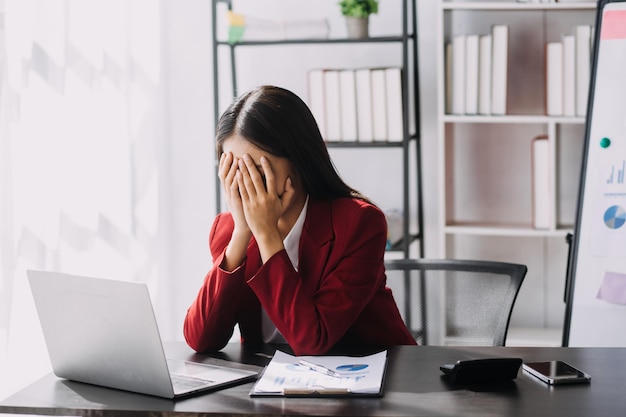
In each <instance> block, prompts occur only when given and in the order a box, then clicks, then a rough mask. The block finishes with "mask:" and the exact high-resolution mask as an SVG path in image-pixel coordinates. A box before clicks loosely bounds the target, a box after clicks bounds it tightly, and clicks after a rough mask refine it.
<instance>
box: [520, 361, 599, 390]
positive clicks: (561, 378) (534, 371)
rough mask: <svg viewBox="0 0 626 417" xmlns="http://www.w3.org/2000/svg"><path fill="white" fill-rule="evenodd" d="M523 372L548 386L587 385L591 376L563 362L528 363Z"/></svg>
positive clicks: (524, 365) (525, 364) (523, 366)
mask: <svg viewBox="0 0 626 417" xmlns="http://www.w3.org/2000/svg"><path fill="white" fill-rule="evenodd" d="M522 368H523V369H524V371H526V372H528V373H529V374H531V375H532V376H534V377H536V378H539V379H540V380H542V381H543V382H545V383H546V384H549V385H561V384H575V383H587V382H590V381H591V376H590V375H589V374H587V373H585V372H583V371H581V370H580V369H577V368H575V367H573V366H572V365H570V364H568V363H565V362H563V361H547V362H528V363H524V364H523V365H522Z"/></svg>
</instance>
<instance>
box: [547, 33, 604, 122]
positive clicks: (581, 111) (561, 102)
mask: <svg viewBox="0 0 626 417" xmlns="http://www.w3.org/2000/svg"><path fill="white" fill-rule="evenodd" d="M592 33H593V30H592V27H591V26H589V25H579V26H576V27H575V30H574V34H565V35H563V36H561V40H560V41H559V42H548V43H546V114H547V115H549V116H584V115H585V114H586V112H587V97H588V95H589V78H590V72H591V45H592V37H593V35H592Z"/></svg>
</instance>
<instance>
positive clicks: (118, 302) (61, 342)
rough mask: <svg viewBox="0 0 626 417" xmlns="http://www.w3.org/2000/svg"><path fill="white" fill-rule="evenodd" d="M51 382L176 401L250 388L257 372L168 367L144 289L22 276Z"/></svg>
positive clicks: (172, 363)
mask: <svg viewBox="0 0 626 417" xmlns="http://www.w3.org/2000/svg"><path fill="white" fill-rule="evenodd" d="M27 275H28V280H29V282H30V286H31V290H32V293H33V297H34V300H35V306H36V308H37V313H38V315H39V321H40V323H41V327H42V330H43V334H44V339H45V341H46V345H47V348H48V354H49V355H50V361H51V363H52V368H53V370H54V373H55V375H57V376H58V377H60V378H66V379H71V380H75V381H80V382H86V383H89V384H95V385H102V386H106V387H110V388H117V389H122V390H126V391H133V392H138V393H142V394H149V395H155V396H159V397H165V398H177V397H181V396H187V395H191V394H195V393H198V392H201V391H206V390H214V389H218V388H222V387H225V386H230V385H235V384H237V383H243V382H247V381H250V380H253V379H255V378H256V377H257V374H258V373H257V372H254V371H248V370H242V369H236V368H230V367H227V366H214V365H208V364H201V363H196V362H187V361H182V360H172V359H166V357H165V354H164V351H163V345H162V342H161V338H160V335H159V329H158V326H157V322H156V318H155V316H154V311H153V309H152V303H151V301H150V295H149V292H148V288H147V286H146V285H145V284H143V283H138V282H126V281H117V280H111V279H102V278H91V277H83V276H76V275H69V274H63V273H58V272H48V271H33V270H29V271H27Z"/></svg>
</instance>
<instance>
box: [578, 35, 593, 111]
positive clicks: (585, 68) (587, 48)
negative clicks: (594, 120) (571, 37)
mask: <svg viewBox="0 0 626 417" xmlns="http://www.w3.org/2000/svg"><path fill="white" fill-rule="evenodd" d="M575 37H576V115H577V116H584V115H585V114H586V113H587V97H588V96H589V81H590V77H591V26H589V25H578V26H576V34H575Z"/></svg>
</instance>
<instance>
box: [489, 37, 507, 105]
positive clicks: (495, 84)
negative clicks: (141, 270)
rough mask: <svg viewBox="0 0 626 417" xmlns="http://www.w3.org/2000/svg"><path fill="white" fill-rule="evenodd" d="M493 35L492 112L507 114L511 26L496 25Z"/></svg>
mask: <svg viewBox="0 0 626 417" xmlns="http://www.w3.org/2000/svg"><path fill="white" fill-rule="evenodd" d="M491 36H492V45H493V48H492V57H491V59H492V67H491V80H492V83H491V113H492V114H495V115H504V114H506V99H507V78H508V49H509V27H508V26H507V25H494V26H493V27H492V29H491Z"/></svg>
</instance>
